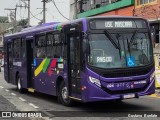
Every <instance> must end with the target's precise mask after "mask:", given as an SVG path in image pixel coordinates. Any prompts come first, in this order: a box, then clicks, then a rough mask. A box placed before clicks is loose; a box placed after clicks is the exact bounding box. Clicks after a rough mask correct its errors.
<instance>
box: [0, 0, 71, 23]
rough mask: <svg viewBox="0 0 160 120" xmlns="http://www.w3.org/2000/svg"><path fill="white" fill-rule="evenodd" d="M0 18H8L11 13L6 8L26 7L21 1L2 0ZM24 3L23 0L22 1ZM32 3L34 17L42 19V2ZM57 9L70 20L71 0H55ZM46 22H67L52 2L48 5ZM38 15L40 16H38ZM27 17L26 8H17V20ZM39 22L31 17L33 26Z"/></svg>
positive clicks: (38, 0) (32, 1) (39, 0)
mask: <svg viewBox="0 0 160 120" xmlns="http://www.w3.org/2000/svg"><path fill="white" fill-rule="evenodd" d="M0 1H1V3H0V16H8V15H9V13H10V11H8V10H4V9H5V8H15V6H16V4H17V5H24V3H23V2H20V1H21V0H0ZM22 1H23V0H22ZM30 1H31V12H32V14H33V15H36V17H37V18H39V19H42V18H43V14H42V13H41V14H39V13H40V12H41V11H42V9H37V8H42V7H43V4H42V2H41V1H42V0H30ZM55 2H56V5H57V7H58V8H59V10H60V11H61V12H62V13H63V15H64V16H66V17H67V18H69V0H55ZM46 8H47V11H46V22H63V21H67V20H66V19H65V18H63V17H62V16H61V15H60V14H59V13H58V11H57V10H56V8H55V6H54V4H53V3H52V2H50V3H47V4H46ZM37 14H38V15H37ZM26 17H27V9H25V8H17V20H20V19H22V18H26ZM38 22H39V21H38V20H37V19H35V18H33V17H32V16H31V25H37V24H38Z"/></svg>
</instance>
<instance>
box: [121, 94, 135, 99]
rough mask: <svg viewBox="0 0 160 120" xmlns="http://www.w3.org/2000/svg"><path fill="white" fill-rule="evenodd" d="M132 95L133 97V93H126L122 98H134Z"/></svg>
mask: <svg viewBox="0 0 160 120" xmlns="http://www.w3.org/2000/svg"><path fill="white" fill-rule="evenodd" d="M134 97H135V94H128V95H124V96H123V98H124V99H128V98H134Z"/></svg>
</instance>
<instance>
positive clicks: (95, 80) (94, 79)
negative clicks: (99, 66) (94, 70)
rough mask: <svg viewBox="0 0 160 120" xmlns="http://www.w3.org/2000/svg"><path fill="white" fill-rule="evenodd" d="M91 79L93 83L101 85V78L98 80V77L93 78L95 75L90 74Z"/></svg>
mask: <svg viewBox="0 0 160 120" xmlns="http://www.w3.org/2000/svg"><path fill="white" fill-rule="evenodd" d="M89 80H90V82H91V83H93V84H95V85H97V86H99V87H101V82H100V80H98V79H96V78H93V77H91V76H89Z"/></svg>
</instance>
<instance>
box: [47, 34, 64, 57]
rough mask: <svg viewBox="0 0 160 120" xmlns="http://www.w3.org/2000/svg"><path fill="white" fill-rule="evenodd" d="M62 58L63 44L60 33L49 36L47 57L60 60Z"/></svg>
mask: <svg viewBox="0 0 160 120" xmlns="http://www.w3.org/2000/svg"><path fill="white" fill-rule="evenodd" d="M61 56H62V42H61V39H60V34H59V33H49V34H48V35H47V57H49V58H60V57H61Z"/></svg>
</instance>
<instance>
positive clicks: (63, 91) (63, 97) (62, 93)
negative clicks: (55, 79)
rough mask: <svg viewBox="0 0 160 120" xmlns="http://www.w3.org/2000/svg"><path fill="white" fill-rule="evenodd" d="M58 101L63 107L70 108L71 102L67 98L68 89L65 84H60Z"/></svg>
mask: <svg viewBox="0 0 160 120" xmlns="http://www.w3.org/2000/svg"><path fill="white" fill-rule="evenodd" d="M58 101H59V102H61V103H62V104H63V105H65V106H72V105H73V101H72V100H71V99H70V98H69V95H68V88H67V86H66V85H65V82H61V84H60V87H59V93H58Z"/></svg>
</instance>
